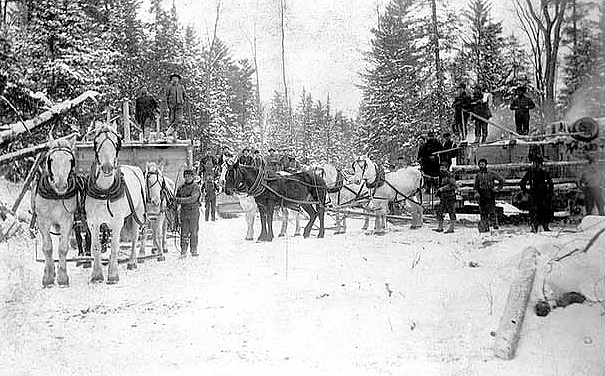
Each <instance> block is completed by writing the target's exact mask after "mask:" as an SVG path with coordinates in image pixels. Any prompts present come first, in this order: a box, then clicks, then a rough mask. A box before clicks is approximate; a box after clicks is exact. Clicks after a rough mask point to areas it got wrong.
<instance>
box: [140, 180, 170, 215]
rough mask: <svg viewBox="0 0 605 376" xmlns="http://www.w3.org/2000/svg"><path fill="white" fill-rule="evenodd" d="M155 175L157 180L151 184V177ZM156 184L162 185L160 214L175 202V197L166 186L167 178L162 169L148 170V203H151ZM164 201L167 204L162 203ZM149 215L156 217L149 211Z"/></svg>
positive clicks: (146, 182) (146, 187)
mask: <svg viewBox="0 0 605 376" xmlns="http://www.w3.org/2000/svg"><path fill="white" fill-rule="evenodd" d="M154 175H155V181H154V182H153V183H151V184H149V177H150V176H154ZM160 177H161V179H160ZM156 184H159V185H160V201H161V202H160V211H159V213H158V214H162V213H164V212H165V211H166V207H168V206H170V205H171V203H172V202H173V199H174V195H173V194H172V193H171V192H170V191H169V190H168V187H167V186H166V179H165V178H164V176H162V174H161V173H160V171H147V172H146V173H145V189H146V192H147V196H146V197H147V204H150V203H151V198H150V197H151V194H150V193H151V188H153V187H154V186H155V185H156ZM162 203H165V205H162ZM148 217H149V218H150V219H154V218H153V217H155V215H152V214H151V213H148Z"/></svg>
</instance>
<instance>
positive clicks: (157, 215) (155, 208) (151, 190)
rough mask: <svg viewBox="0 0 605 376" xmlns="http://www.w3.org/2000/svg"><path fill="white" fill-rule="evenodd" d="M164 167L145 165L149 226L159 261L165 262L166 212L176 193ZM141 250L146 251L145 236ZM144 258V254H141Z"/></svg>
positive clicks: (152, 164)
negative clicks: (164, 171) (165, 174)
mask: <svg viewBox="0 0 605 376" xmlns="http://www.w3.org/2000/svg"><path fill="white" fill-rule="evenodd" d="M162 170H163V165H162V164H159V165H158V164H156V163H154V162H147V163H146V165H145V189H146V191H147V224H149V225H150V227H151V234H152V239H153V244H154V246H155V249H157V251H158V261H164V260H165V259H166V258H165V257H164V253H166V250H165V246H166V231H167V221H166V211H167V209H169V207H170V206H171V205H172V202H173V198H174V195H175V193H176V187H175V183H174V181H173V180H172V179H170V178H168V177H166V176H164V174H163V171H162ZM141 241H142V242H143V245H142V246H141V249H142V250H144V249H145V243H146V241H147V237H146V236H145V234H144V235H143V237H142V239H141ZM141 256H144V253H143V254H141Z"/></svg>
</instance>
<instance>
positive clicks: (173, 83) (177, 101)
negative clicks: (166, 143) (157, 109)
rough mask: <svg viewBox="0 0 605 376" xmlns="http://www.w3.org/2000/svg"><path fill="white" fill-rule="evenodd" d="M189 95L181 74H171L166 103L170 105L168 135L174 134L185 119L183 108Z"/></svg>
mask: <svg viewBox="0 0 605 376" xmlns="http://www.w3.org/2000/svg"><path fill="white" fill-rule="evenodd" d="M186 101H187V95H186V93H185V88H184V87H183V85H182V84H181V76H180V75H179V74H176V73H175V74H173V75H171V76H170V84H169V85H168V86H167V87H166V105H167V107H168V130H166V135H170V134H172V132H174V129H175V128H176V127H178V126H179V125H180V124H181V122H182V121H183V110H184V108H185V102H186Z"/></svg>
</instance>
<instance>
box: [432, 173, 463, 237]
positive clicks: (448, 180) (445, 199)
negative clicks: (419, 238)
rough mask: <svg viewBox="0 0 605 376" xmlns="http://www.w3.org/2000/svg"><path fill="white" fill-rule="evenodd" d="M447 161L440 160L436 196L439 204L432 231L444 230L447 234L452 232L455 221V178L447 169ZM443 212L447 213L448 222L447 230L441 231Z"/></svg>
mask: <svg viewBox="0 0 605 376" xmlns="http://www.w3.org/2000/svg"><path fill="white" fill-rule="evenodd" d="M449 167H450V165H449V163H447V162H445V161H444V162H441V164H440V172H439V184H438V187H439V188H438V189H437V196H439V206H438V207H437V228H436V229H433V231H437V232H445V233H447V234H449V233H452V232H454V223H455V222H456V189H457V188H458V186H457V184H456V179H454V176H453V175H452V173H451V172H450V171H449ZM445 213H448V214H449V217H450V223H449V227H448V228H447V230H445V231H443V220H444V217H445Z"/></svg>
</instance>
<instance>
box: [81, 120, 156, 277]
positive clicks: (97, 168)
mask: <svg viewBox="0 0 605 376" xmlns="http://www.w3.org/2000/svg"><path fill="white" fill-rule="evenodd" d="M93 142H94V153H95V159H94V161H93V164H92V168H91V173H90V175H89V178H88V184H87V191H86V204H85V207H86V216H87V222H88V228H89V230H90V234H91V238H92V239H91V243H92V254H93V270H92V275H91V278H90V280H91V282H92V283H97V282H103V271H102V270H101V257H100V241H99V230H100V227H101V224H103V223H105V224H107V226H108V227H109V229H110V231H111V234H112V237H111V254H110V257H109V267H108V272H107V283H108V284H114V283H117V282H118V280H119V276H118V250H119V242H120V232H121V230H122V227H123V226H124V220H125V219H127V218H129V219H130V222H131V225H132V227H131V230H132V232H131V241H132V246H131V252H130V258H129V260H128V265H127V268H128V269H129V270H132V269H136V267H137V258H136V252H135V247H136V242H137V237H138V233H139V227H141V226H142V227H143V228H144V226H145V214H146V213H145V212H146V209H145V203H146V192H145V186H144V179H145V177H144V176H143V171H142V170H141V169H140V168H139V167H135V166H128V165H119V164H118V153H119V152H120V149H121V146H122V140H121V138H120V136H119V135H118V133H117V131H116V128H115V127H114V126H112V125H109V124H100V125H98V126H97V127H96V129H95V136H94V139H93ZM143 233H144V231H143ZM143 246H144V244H143V242H141V250H140V252H141V253H144V249H143Z"/></svg>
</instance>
